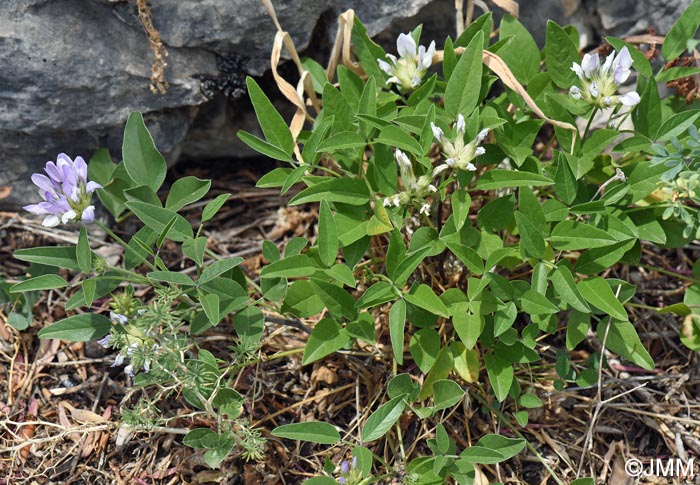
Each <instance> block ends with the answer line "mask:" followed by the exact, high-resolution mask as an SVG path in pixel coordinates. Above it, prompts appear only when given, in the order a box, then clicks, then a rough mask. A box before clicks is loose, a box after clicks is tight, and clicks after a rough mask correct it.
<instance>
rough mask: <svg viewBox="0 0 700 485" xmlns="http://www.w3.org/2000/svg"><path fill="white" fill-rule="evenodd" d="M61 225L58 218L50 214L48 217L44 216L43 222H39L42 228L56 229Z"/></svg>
mask: <svg viewBox="0 0 700 485" xmlns="http://www.w3.org/2000/svg"><path fill="white" fill-rule="evenodd" d="M60 223H61V219H59V218H58V216H56V215H54V214H51V215H50V216H46V217H45V218H44V220H43V221H42V222H41V225H42V226H44V227H56V226H58V225H59V224H60Z"/></svg>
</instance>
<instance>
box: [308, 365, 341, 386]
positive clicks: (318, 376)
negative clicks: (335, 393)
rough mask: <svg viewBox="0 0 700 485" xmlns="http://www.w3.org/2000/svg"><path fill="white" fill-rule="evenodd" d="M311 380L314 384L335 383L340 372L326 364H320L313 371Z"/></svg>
mask: <svg viewBox="0 0 700 485" xmlns="http://www.w3.org/2000/svg"><path fill="white" fill-rule="evenodd" d="M311 382H312V383H313V384H318V383H319V382H322V383H324V384H328V385H333V384H336V383H337V382H338V374H337V373H336V372H335V371H334V370H332V369H330V368H328V367H326V366H325V365H319V366H318V367H316V368H315V369H314V370H313V372H312V373H311Z"/></svg>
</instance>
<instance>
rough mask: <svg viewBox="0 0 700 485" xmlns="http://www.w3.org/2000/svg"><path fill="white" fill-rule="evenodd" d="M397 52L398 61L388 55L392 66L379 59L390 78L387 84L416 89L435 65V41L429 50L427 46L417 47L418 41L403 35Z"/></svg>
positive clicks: (399, 40) (397, 44) (400, 37)
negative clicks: (429, 69)
mask: <svg viewBox="0 0 700 485" xmlns="http://www.w3.org/2000/svg"><path fill="white" fill-rule="evenodd" d="M396 50H397V52H398V53H399V58H398V59H397V58H396V56H394V55H392V54H387V55H386V56H387V58H389V60H390V61H391V64H389V63H388V62H386V61H384V60H382V59H377V62H378V63H379V67H380V68H381V69H382V71H384V72H385V73H387V74H388V75H389V76H390V77H389V79H387V81H386V83H387V84H390V83H394V84H398V85H399V86H401V87H402V88H404V89H415V88H416V87H418V86H419V85H420V83H421V81H422V80H423V76H425V73H426V72H427V70H428V68H429V67H430V66H431V64H432V63H433V55H434V54H435V41H432V42H431V43H430V45H429V46H428V48H427V49H426V48H425V46H419V47H416V41H415V40H413V37H412V36H411V35H410V34H401V35H399V38H398V39H397V40H396Z"/></svg>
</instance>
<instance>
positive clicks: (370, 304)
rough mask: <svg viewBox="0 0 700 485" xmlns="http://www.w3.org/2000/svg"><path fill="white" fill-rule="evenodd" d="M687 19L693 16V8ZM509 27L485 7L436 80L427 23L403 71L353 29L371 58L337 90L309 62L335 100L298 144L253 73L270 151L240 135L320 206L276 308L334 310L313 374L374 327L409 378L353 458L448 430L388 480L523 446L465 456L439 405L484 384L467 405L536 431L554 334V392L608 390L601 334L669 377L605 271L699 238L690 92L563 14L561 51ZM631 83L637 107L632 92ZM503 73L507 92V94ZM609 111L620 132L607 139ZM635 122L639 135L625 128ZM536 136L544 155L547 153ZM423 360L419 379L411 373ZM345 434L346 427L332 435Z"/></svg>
mask: <svg viewBox="0 0 700 485" xmlns="http://www.w3.org/2000/svg"><path fill="white" fill-rule="evenodd" d="M679 22H681V23H683V22H689V20H688V17H687V15H686V16H684V17H683V18H682V19H681V20H680V21H679ZM693 22H695V20H693ZM693 25H695V23H693ZM696 28H697V26H696ZM681 30H682V32H681ZM492 31H493V25H492V17H491V15H490V14H486V15H484V16H482V17H480V18H478V19H476V20H475V21H474V22H473V23H472V24H471V25H470V26H469V27H468V28H467V29H466V30H465V31H464V32H463V33H462V34H461V35H460V36H459V38H457V39H456V40H455V41H453V40H451V39H450V38H448V39H447V40H446V41H445V44H444V45H445V48H444V51H437V52H436V53H435V55H433V56H432V59H431V61H432V63H433V64H435V63H439V62H440V61H442V69H441V70H439V69H436V70H437V71H438V72H430V71H421V72H420V73H418V75H413V76H408V75H404V74H405V72H404V71H401V72H399V71H400V66H403V67H401V69H403V68H405V69H406V72H408V71H411V72H413V71H412V69H413V67H410V68H409V67H406V66H422V67H428V65H430V63H429V62H427V61H426V58H425V52H431V51H432V50H433V44H432V43H431V47H430V48H428V49H425V48H423V47H421V48H420V49H419V50H416V45H417V44H418V42H419V38H420V35H421V29H420V27H419V28H417V29H416V30H414V31H413V32H411V33H409V34H402V35H401V36H400V37H399V39H398V41H397V50H398V53H399V54H400V59H399V60H397V59H396V58H395V57H393V56H392V55H390V54H386V53H385V52H384V51H383V49H382V48H381V47H380V46H378V45H377V44H375V43H374V42H373V41H372V40H371V39H369V38H368V37H367V35H366V33H365V29H364V27H363V26H362V24H361V23H360V21H359V20H357V19H355V21H354V25H353V26H352V32H351V33H348V32H344V33H341V34H340V35H341V36H342V35H349V36H350V37H351V39H352V42H353V54H354V56H355V57H354V58H353V60H356V63H347V62H346V64H345V65H339V66H338V67H337V70H336V71H335V72H330V73H329V74H328V77H326V74H325V72H324V71H323V69H321V68H320V66H318V65H317V64H315V63H314V61H312V60H309V59H306V60H304V61H303V63H302V65H303V66H305V67H307V68H308V72H307V74H308V75H309V76H311V77H312V78H313V86H314V91H315V93H313V96H314V97H316V98H318V99H320V103H316V104H315V105H317V106H321V108H320V109H319V110H318V112H317V114H316V117H315V119H313V120H312V122H310V123H309V124H308V128H309V129H308V131H301V132H299V133H298V135H297V134H296V133H293V132H292V131H290V129H289V128H288V127H287V125H286V124H285V122H284V120H283V119H282V117H281V116H280V115H279V114H278V113H277V112H276V110H275V109H274V108H273V107H272V104H271V103H270V102H269V100H268V99H267V98H266V96H265V95H264V94H263V92H262V90H261V89H260V88H258V86H257V85H256V84H255V81H253V80H252V79H249V80H248V86H249V93H250V96H251V99H252V101H253V105H254V107H255V111H256V114H257V116H258V120H259V122H260V126H261V129H262V132H263V134H264V136H265V139H264V140H263V139H260V138H256V137H255V136H254V135H251V134H249V133H245V132H240V133H239V137H240V138H241V140H243V141H244V142H246V143H247V144H248V145H250V146H251V147H252V148H254V149H257V150H258V151H260V152H261V153H263V154H267V155H270V156H273V157H274V158H277V159H279V160H282V161H285V162H287V163H288V164H289V165H288V167H284V168H277V169H275V170H273V171H272V172H270V173H268V174H267V175H266V176H264V177H263V178H262V179H261V180H260V181H259V183H258V186H259V187H281V193H282V194H285V193H287V192H288V191H289V190H290V189H292V188H293V187H299V190H298V192H297V193H295V195H293V196H292V198H291V200H290V205H292V206H294V205H300V204H314V203H318V204H319V223H318V236H317V238H316V240H315V241H310V242H306V241H304V243H303V244H302V243H300V244H299V245H295V250H294V251H293V252H291V253H289V252H288V253H286V254H285V255H284V256H283V257H282V256H280V255H279V254H278V253H275V254H270V255H268V256H267V259H268V260H269V261H270V264H269V265H268V266H266V267H264V268H263V269H262V271H261V275H260V276H261V288H262V290H263V293H262V296H263V298H265V299H267V300H269V301H270V303H273V304H274V303H277V304H280V305H281V310H282V311H283V312H286V313H288V314H289V315H290V316H296V317H300V318H313V317H314V316H315V315H318V314H320V313H321V310H323V312H324V317H323V319H321V320H320V321H318V322H317V323H316V325H315V327H314V330H313V332H312V334H311V336H310V338H309V340H308V343H307V345H306V348H305V351H304V358H303V364H311V363H313V362H315V361H317V360H319V359H322V358H323V357H325V356H327V355H329V354H331V353H333V352H335V351H339V350H341V349H344V348H347V347H348V346H351V345H353V341H354V340H364V341H366V342H368V343H370V344H372V343H374V341H375V339H376V335H375V330H376V327H377V325H378V322H384V321H386V322H388V329H386V330H385V329H382V332H381V333H382V334H384V335H385V334H387V333H388V335H389V340H390V344H391V348H392V349H393V353H394V359H395V362H394V373H395V375H394V377H393V378H392V379H391V381H390V382H389V384H388V387H387V399H388V400H387V401H386V402H384V403H383V404H381V405H379V406H378V407H377V408H376V409H375V410H374V411H373V413H372V415H371V416H370V417H369V418H368V419H367V420H366V422H364V425H363V428H362V441H361V442H360V443H358V445H366V444H367V443H371V442H372V441H375V440H378V439H380V438H382V437H384V436H385V435H387V433H390V431H391V430H392V428H393V427H394V424H395V423H397V421H398V419H399V418H400V416H401V415H402V414H403V413H404V412H407V411H408V412H410V413H412V414H413V415H414V416H415V417H416V418H417V419H422V420H429V419H432V421H430V422H433V423H434V422H435V421H437V424H436V425H435V427H434V430H435V431H434V432H435V438H432V439H430V440H428V443H427V444H428V446H429V448H430V449H431V450H432V452H433V455H432V456H429V457H415V458H414V457H410V456H406V455H405V452H404V447H403V443H402V437H401V432H400V427H398V426H397V427H396V436H395V437H394V439H393V440H392V441H393V442H395V443H396V442H397V444H396V445H395V447H396V449H397V452H398V453H397V455H396V461H395V462H394V463H392V464H387V463H384V464H383V465H384V466H383V467H382V466H379V467H378V470H383V473H384V475H381V476H382V477H387V476H391V475H392V473H394V471H395V470H398V469H399V468H404V467H405V469H406V470H407V474H406V475H405V477H404V479H405V483H434V482H435V483H437V482H441V481H442V480H444V479H445V478H447V477H451V478H452V479H453V480H455V481H457V482H458V483H472V482H473V480H474V473H475V469H474V465H477V464H484V463H498V462H499V461H502V460H506V459H508V458H510V457H512V456H513V455H514V454H517V453H518V452H519V451H521V450H522V449H523V448H524V447H525V446H526V443H525V441H524V440H523V439H521V438H506V437H505V436H498V435H488V436H484V437H482V438H481V439H480V440H479V441H478V442H477V443H476V444H475V445H473V446H471V447H467V448H465V449H464V450H463V451H462V452H461V453H459V452H458V450H457V447H456V444H455V443H454V442H453V441H452V440H451V439H450V438H449V436H448V434H447V432H446V431H445V428H444V426H443V425H442V424H441V416H442V414H441V411H442V410H444V409H448V408H451V407H452V406H455V405H456V404H457V403H459V402H460V401H462V399H464V397H465V395H466V392H465V389H464V385H465V383H469V386H470V389H471V391H470V392H469V394H470V395H471V396H472V397H473V398H475V399H476V400H477V401H479V402H480V403H481V404H482V405H483V406H484V409H486V410H488V412H491V413H493V414H494V415H495V416H496V417H497V419H498V420H499V421H500V422H501V423H502V424H503V425H504V426H506V427H507V428H510V430H511V432H512V433H515V434H516V436H521V435H519V434H518V431H517V429H518V427H519V426H526V425H527V422H528V411H527V410H528V409H529V408H535V407H539V406H541V401H540V399H539V398H538V397H537V396H536V394H535V393H534V387H531V385H529V383H530V382H532V381H533V380H539V379H543V378H545V377H544V375H540V374H539V373H538V372H537V371H534V370H533V369H536V367H537V365H538V363H539V362H540V355H539V353H538V342H539V341H541V340H542V339H545V338H548V336H553V337H556V336H557V335H559V334H564V335H565V340H566V350H564V349H560V350H559V351H557V360H556V362H557V363H556V366H555V371H556V373H557V375H558V380H557V381H556V383H555V384H556V386H557V387H558V388H564V387H565V386H566V385H567V383H569V382H576V383H578V385H581V386H592V385H595V384H596V382H597V380H598V369H599V366H600V365H602V364H601V363H600V358H599V356H598V355H594V356H593V358H592V359H590V360H589V362H588V363H586V364H583V365H582V364H581V363H574V362H571V361H570V360H569V357H568V352H567V350H573V349H574V348H576V346H577V345H579V344H580V343H581V342H582V341H583V340H584V339H585V337H586V335H587V333H588V332H589V329H593V330H594V331H595V332H597V335H598V338H599V340H600V343H601V344H602V346H603V347H604V348H606V349H608V350H610V351H612V352H614V353H616V354H618V355H620V356H621V357H623V358H625V359H627V360H629V361H631V362H633V363H635V364H636V365H638V366H640V367H643V368H645V369H652V368H653V367H654V362H653V360H652V358H651V356H650V355H649V353H648V351H647V350H646V348H645V347H644V345H643V344H642V342H641V341H640V339H639V337H638V335H637V333H636V331H635V328H634V325H633V324H632V323H631V322H630V320H629V316H628V312H627V310H626V307H625V306H626V304H627V303H628V302H629V301H630V299H631V298H632V297H633V296H634V293H635V287H634V285H631V284H629V283H628V282H625V281H623V280H620V279H617V278H614V277H607V278H603V277H601V276H598V275H599V274H601V273H603V272H606V271H607V270H609V269H610V268H613V267H614V266H615V265H618V264H632V265H634V264H636V263H637V262H639V259H640V250H641V244H642V243H653V244H656V245H660V246H678V245H682V244H684V243H686V242H687V241H688V238H689V236H690V235H691V231H689V229H692V227H688V228H687V229H685V230H683V231H680V232H681V233H682V236H681V237H679V231H678V228H679V224H689V225H690V222H689V220H688V217H689V216H688V215H687V214H688V213H692V214H693V216H692V219H693V221H695V220H696V219H697V217H696V216H695V214H696V213H697V210H696V208H695V207H696V205H697V202H696V199H697V193H696V189H697V185H698V183H697V181H696V180H695V179H696V178H697V177H696V176H695V175H694V172H692V173H693V174H692V175H691V174H690V173H689V172H681V171H680V169H679V168H678V167H677V166H676V162H673V163H669V160H676V159H675V158H672V157H670V156H669V154H668V152H666V151H665V149H663V148H658V147H659V146H663V145H665V144H666V142H667V141H669V140H670V141H672V146H673V147H675V148H676V149H677V150H678V152H679V153H680V152H682V151H683V148H682V147H681V144H680V143H681V142H679V141H677V139H679V138H680V139H682V140H686V141H684V142H682V143H686V145H684V146H688V147H689V149H691V150H695V149H696V148H697V147H696V144H695V142H694V139H695V138H696V133H697V131H696V129H695V123H696V121H697V119H698V117H699V116H700V111H698V110H697V106H693V107H692V108H688V109H684V110H682V111H680V112H676V110H677V108H676V107H674V103H675V101H674V99H673V98H669V99H664V100H661V99H660V98H659V95H658V91H657V87H656V78H663V79H665V80H668V79H669V78H671V77H672V76H674V75H676V76H677V75H680V74H687V72H683V73H680V72H676V73H669V72H668V71H667V70H666V69H665V68H662V69H661V70H659V71H658V72H657V73H656V74H654V72H653V70H652V67H651V65H650V63H649V61H648V60H647V59H646V58H645V57H644V56H643V55H642V54H641V53H640V52H639V51H638V50H637V49H636V48H635V47H634V46H633V45H631V44H628V43H625V42H624V41H622V40H620V39H615V38H608V39H607V40H608V42H609V43H610V44H611V45H612V47H613V48H614V49H616V50H617V53H616V52H615V51H613V52H612V53H609V54H608V55H607V57H603V55H602V54H598V53H594V54H591V55H589V54H586V55H585V56H584V58H583V60H582V61H581V60H580V57H579V54H578V48H577V44H578V38H579V37H578V33H577V32H576V29H575V28H573V27H570V26H569V27H566V28H562V27H560V26H559V25H557V24H556V23H554V22H551V21H550V22H549V23H548V25H547V41H546V45H545V48H544V52H540V49H539V48H538V47H537V46H536V44H535V42H534V40H533V39H532V37H531V36H530V34H529V33H528V32H527V31H526V30H525V29H524V27H523V26H522V25H521V24H520V23H519V22H518V21H517V20H516V19H515V18H512V17H509V16H505V17H504V18H503V20H502V22H501V25H500V29H499V31H500V38H499V39H498V40H497V41H496V42H494V43H492V42H491V38H492V35H491V33H492ZM687 32H688V29H676V28H674V30H672V31H671V34H669V37H668V38H667V43H684V42H685V40H686V39H681V37H682V36H684V35H688V34H687ZM665 47H666V45H665ZM665 50H666V49H665ZM665 54H666V52H665ZM678 54H680V52H675V50H674V51H673V53H671V54H669V55H671V56H677V55H678ZM542 55H543V57H544V66H545V67H546V69H542V68H541V66H540V59H541V56H542ZM386 57H389V58H390V60H391V64H390V63H387V62H385V61H384V59H385V58H386ZM273 65H274V63H273ZM314 66H317V67H314ZM572 66H573V67H572ZM440 71H441V72H440ZM634 71H636V72H637V85H638V92H639V94H638V93H637V92H634V91H628V92H627V93H625V94H622V93H620V94H618V89H620V88H621V85H622V84H623V83H624V82H625V81H627V79H628V78H629V77H630V75H631V74H632V73H633V72H634ZM397 72H399V74H401V76H399V74H397ZM498 81H500V82H501V83H502V85H504V87H505V89H504V90H501V91H499V90H497V89H494V86H495V85H496V84H497V83H498ZM524 85H525V86H527V89H525V88H524V87H523V86H524ZM562 91H568V93H566V92H562ZM499 92H500V93H499ZM307 93H308V92H307ZM308 94H309V95H311V93H308ZM601 110H604V111H603V114H604V115H605V117H606V124H605V127H604V128H594V124H593V123H592V122H593V119H594V117H595V116H596V115H598V114H599V113H600V112H601ZM630 116H631V119H632V121H633V122H634V126H635V129H634V131H632V130H629V129H627V128H623V126H624V122H625V121H626V120H627V119H628V118H630ZM577 117H580V118H583V119H584V120H587V124H586V127H585V129H584V130H581V131H579V129H577V128H575V120H576V118H577ZM547 124H549V125H550V126H552V127H553V130H547V129H545V126H546V125H547ZM623 134H625V135H626V136H622V135H623ZM536 140H540V141H541V142H542V144H543V146H544V147H546V148H545V149H542V150H540V152H539V153H536V152H533V146H534V145H535V142H536ZM297 144H299V145H301V147H303V148H301V149H300V150H295V148H296V147H297V146H298V145H297ZM666 150H667V149H666ZM692 153H694V152H692ZM659 157H666V158H665V159H664V160H661V161H660V160H659ZM661 162H664V163H661ZM689 168H690V167H689ZM397 169H398V170H397ZM397 172H398V173H397ZM684 173H688V175H687V176H685V175H683V174H684ZM671 180H672V181H673V182H672V183H674V184H675V185H676V186H677V187H682V188H683V189H684V190H685V192H684V193H683V195H682V196H680V197H678V196H677V197H675V198H674V199H673V205H669V204H668V203H666V202H664V201H659V198H658V192H657V191H658V190H659V188H661V187H665V186H668V184H669V183H671V182H669V181H671ZM672 209H673V210H672ZM280 284H282V288H283V290H281V291H280V286H279V285H280ZM285 290H286V291H285ZM693 322H696V320H693ZM696 326H697V324H695V327H696ZM695 327H694V328H695ZM696 334H697V332H696ZM555 340H556V339H555ZM555 340H552V339H550V341H555ZM406 349H407V350H408V356H410V359H411V360H412V361H413V362H414V363H415V364H416V366H417V368H418V370H419V374H418V375H416V374H415V373H413V375H411V374H409V373H406V372H404V373H401V370H400V366H402V365H403V364H404V361H405V360H407V355H406ZM482 368H483V369H484V370H485V373H484V375H482V374H481V372H480V370H481V369H482ZM419 376H421V377H420V379H419V380H417V378H418V377H419ZM419 382H422V385H420V384H419ZM295 426H296V428H295V429H296V430H297V434H294V435H291V434H284V433H280V434H279V435H280V436H284V437H287V438H291V439H299V440H305V439H307V438H306V437H305V436H304V435H305V434H307V433H308V434H314V431H316V430H322V429H324V425H323V423H299V424H297V425H295ZM278 430H279V428H278ZM329 432H330V429H329ZM339 440H340V437H339V436H335V435H334V438H333V440H330V441H332V443H329V444H334V443H337V442H339ZM310 441H314V440H313V439H311V440H310ZM316 442H319V441H316ZM324 442H325V441H324ZM343 477H345V475H343ZM353 477H355V475H353ZM370 477H372V475H371V474H370V473H369V471H367V472H363V473H358V474H357V477H356V478H353V479H354V480H355V481H354V482H353V483H365V482H364V481H363V480H366V481H372V480H376V478H374V479H372V478H370ZM343 479H344V480H345V478H343ZM586 480H588V479H583V480H582V481H580V483H588V482H586ZM312 482H313V483H316V482H314V481H313V480H310V481H309V483H312ZM318 483H325V482H324V481H323V480H321V479H320V478H319V480H318ZM328 483H332V480H331V479H328ZM560 483H563V482H561V481H560Z"/></svg>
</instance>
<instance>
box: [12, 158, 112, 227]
mask: <svg viewBox="0 0 700 485" xmlns="http://www.w3.org/2000/svg"><path fill="white" fill-rule="evenodd" d="M45 171H46V174H47V175H48V177H47V176H46V175H43V174H39V173H35V174H34V175H32V182H34V185H36V186H37V187H39V195H40V196H41V198H42V199H44V201H43V202H39V203H38V204H30V205H27V206H25V207H24V210H26V211H29V212H31V213H32V214H41V215H45V216H46V217H45V218H44V221H43V222H42V225H44V226H47V227H55V226H57V225H59V224H61V223H63V224H67V223H69V222H80V221H84V222H92V221H94V220H95V206H93V205H92V204H91V202H92V193H93V192H94V191H95V190H97V189H101V188H102V186H101V185H100V184H98V183H97V182H88V180H87V171H88V168H87V164H86V163H85V160H83V158H82V157H76V158H75V161H74V160H71V159H70V157H69V156H68V155H66V154H65V153H61V154H59V155H58V157H56V163H54V162H47V163H46V168H45Z"/></svg>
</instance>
